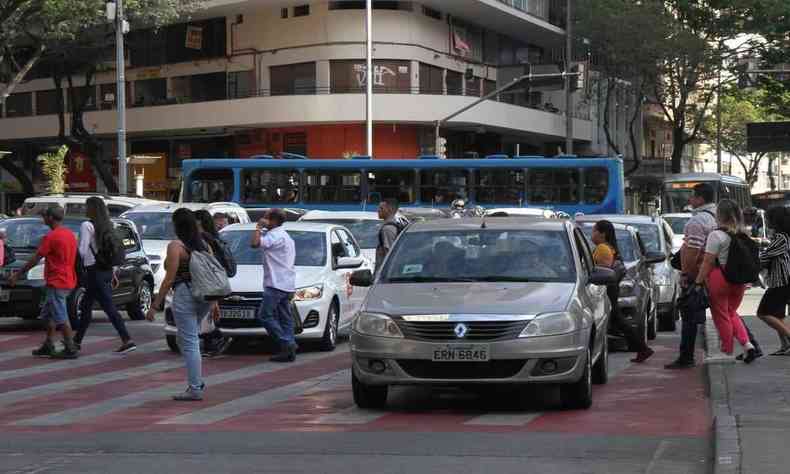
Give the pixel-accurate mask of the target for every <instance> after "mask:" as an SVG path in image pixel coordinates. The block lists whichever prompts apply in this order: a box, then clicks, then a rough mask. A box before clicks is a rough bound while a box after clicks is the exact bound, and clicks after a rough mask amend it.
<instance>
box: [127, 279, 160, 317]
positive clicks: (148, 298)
mask: <svg viewBox="0 0 790 474" xmlns="http://www.w3.org/2000/svg"><path fill="white" fill-rule="evenodd" d="M153 295H154V290H153V289H152V288H151V284H150V283H148V282H147V281H145V280H143V281H142V282H140V287H139V288H138V290H137V297H136V298H135V299H134V302H133V303H129V304H128V305H126V312H127V313H129V319H132V320H134V321H141V320H143V319H145V314H146V313H147V312H148V310H149V309H151V302H152V301H153Z"/></svg>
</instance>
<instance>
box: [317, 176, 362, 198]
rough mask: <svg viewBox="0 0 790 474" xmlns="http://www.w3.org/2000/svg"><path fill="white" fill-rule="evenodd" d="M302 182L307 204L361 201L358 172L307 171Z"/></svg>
mask: <svg viewBox="0 0 790 474" xmlns="http://www.w3.org/2000/svg"><path fill="white" fill-rule="evenodd" d="M304 180H305V193H306V196H305V197H306V199H305V201H306V202H308V203H322V202H330V203H331V202H336V203H339V202H353V203H358V202H361V201H362V199H361V193H362V190H361V183H362V174H361V173H360V172H359V171H338V170H309V171H305V174H304Z"/></svg>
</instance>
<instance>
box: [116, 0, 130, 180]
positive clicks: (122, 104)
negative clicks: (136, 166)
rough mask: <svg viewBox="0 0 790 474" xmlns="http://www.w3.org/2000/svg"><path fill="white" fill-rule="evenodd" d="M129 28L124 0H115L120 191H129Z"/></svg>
mask: <svg viewBox="0 0 790 474" xmlns="http://www.w3.org/2000/svg"><path fill="white" fill-rule="evenodd" d="M125 28H127V26H126V20H125V19H124V16H123V0H115V62H116V65H115V71H116V78H115V81H116V86H117V90H116V93H115V95H116V101H115V104H116V107H117V108H118V192H119V193H120V194H122V195H124V194H126V193H127V185H128V183H127V176H126V173H127V169H126V64H125V62H124V54H123V34H124V29H125Z"/></svg>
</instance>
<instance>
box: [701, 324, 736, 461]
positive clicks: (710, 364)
mask: <svg viewBox="0 0 790 474" xmlns="http://www.w3.org/2000/svg"><path fill="white" fill-rule="evenodd" d="M733 363H735V359H734V358H733V357H732V356H727V355H725V354H722V353H721V350H720V348H719V338H718V332H717V331H716V326H715V325H714V324H713V320H712V319H711V317H710V316H708V318H707V320H706V321H705V369H706V370H705V374H706V375H707V378H708V390H709V394H710V409H711V410H710V411H711V416H712V417H713V474H741V440H740V435H739V432H738V420H737V419H736V418H735V417H734V416H733V415H732V411H731V410H730V397H729V388H728V386H727V372H726V368H727V366H728V365H729V364H733Z"/></svg>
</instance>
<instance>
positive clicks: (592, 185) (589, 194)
mask: <svg viewBox="0 0 790 474" xmlns="http://www.w3.org/2000/svg"><path fill="white" fill-rule="evenodd" d="M582 189H583V190H584V198H583V201H584V203H585V204H601V203H602V202H603V201H604V199H606V195H607V194H608V193H609V170H607V169H606V168H587V169H585V170H584V186H583V187H582Z"/></svg>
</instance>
